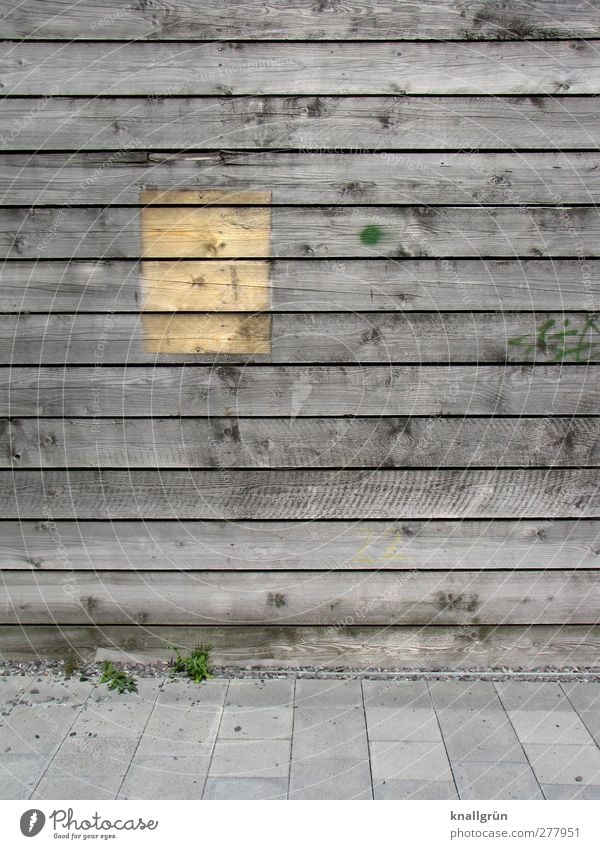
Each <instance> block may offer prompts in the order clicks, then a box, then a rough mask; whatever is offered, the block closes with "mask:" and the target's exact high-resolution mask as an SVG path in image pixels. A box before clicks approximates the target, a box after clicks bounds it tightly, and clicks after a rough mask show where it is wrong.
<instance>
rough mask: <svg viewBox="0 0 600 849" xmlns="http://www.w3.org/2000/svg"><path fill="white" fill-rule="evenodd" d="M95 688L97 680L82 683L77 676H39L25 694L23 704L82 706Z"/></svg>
mask: <svg viewBox="0 0 600 849" xmlns="http://www.w3.org/2000/svg"><path fill="white" fill-rule="evenodd" d="M95 687H96V682H95V680H94V681H92V680H86V681H80V680H79V678H78V677H77V676H75V675H73V676H72V677H71V678H57V677H56V676H53V677H48V678H43V677H40V676H37V677H35V678H34V680H33V681H32V683H31V686H30V687H29V689H28V690H27V692H26V693H25V695H24V697H23V703H24V704H28V705H33V704H44V703H59V704H64V703H68V704H70V705H72V706H77V705H82V704H83V703H84V702H85V700H86V699H87V698H89V696H90V695H91V694H92V693H93V691H94V689H95Z"/></svg>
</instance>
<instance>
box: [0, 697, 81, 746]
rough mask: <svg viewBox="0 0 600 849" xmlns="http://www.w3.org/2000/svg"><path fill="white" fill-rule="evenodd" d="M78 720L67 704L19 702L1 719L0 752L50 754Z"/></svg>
mask: <svg viewBox="0 0 600 849" xmlns="http://www.w3.org/2000/svg"><path fill="white" fill-rule="evenodd" d="M78 710H80V708H79V706H78ZM76 719H77V713H74V712H73V711H72V710H71V709H70V707H69V706H68V705H58V704H49V705H47V704H44V705H32V706H31V707H28V706H27V705H22V704H20V705H17V706H16V707H15V708H13V710H12V711H11V713H10V714H9V715H8V716H6V717H2V718H1V720H0V754H2V755H4V754H8V753H9V752H10V753H11V754H13V755H16V754H21V755H34V754H37V755H41V756H42V757H49V756H50V755H52V754H53V753H54V752H55V751H56V749H57V748H58V746H59V745H60V743H61V742H62V740H63V739H64V737H65V736H66V734H67V733H68V732H69V730H70V729H71V726H72V725H73V723H74V721H76Z"/></svg>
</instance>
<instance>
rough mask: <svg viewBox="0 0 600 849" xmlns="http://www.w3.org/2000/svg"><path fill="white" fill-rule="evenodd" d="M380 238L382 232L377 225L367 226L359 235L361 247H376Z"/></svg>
mask: <svg viewBox="0 0 600 849" xmlns="http://www.w3.org/2000/svg"><path fill="white" fill-rule="evenodd" d="M382 238H383V230H382V229H381V227H378V226H377V224H368V225H367V226H366V227H365V228H364V230H362V231H361V234H360V240H361V242H362V243H363V245H376V244H377V242H380V241H381V239H382Z"/></svg>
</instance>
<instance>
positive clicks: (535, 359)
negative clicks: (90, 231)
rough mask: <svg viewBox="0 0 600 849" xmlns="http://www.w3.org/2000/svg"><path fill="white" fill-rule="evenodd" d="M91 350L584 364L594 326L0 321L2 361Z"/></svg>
mask: <svg viewBox="0 0 600 849" xmlns="http://www.w3.org/2000/svg"><path fill="white" fill-rule="evenodd" d="M550 322H553V325H552V327H551V329H550V330H549V331H547V332H544V333H543V335H541V334H542V328H543V327H547V326H550ZM590 322H592V323H591V324H590ZM563 333H574V334H575V335H574V336H573V337H562V336H561V335H560V334H563ZM553 337H556V338H554V339H553ZM561 339H562V341H560V340H561ZM518 340H522V341H518ZM517 342H518V344H517ZM99 345H102V347H103V357H102V361H103V363H104V364H105V365H112V364H116V365H119V364H121V363H128V364H130V365H136V364H143V363H153V362H158V363H181V364H186V363H188V364H190V363H194V362H200V363H205V362H212V363H214V362H215V357H216V356H218V360H219V362H220V363H225V362H236V363H271V362H272V363H281V364H299V363H350V364H355V363H424V364H425V363H454V364H460V363H482V364H485V363H488V364H489V363H500V364H502V363H505V362H513V363H554V362H560V361H561V360H564V361H565V362H567V363H579V364H582V365H585V364H586V363H594V362H595V363H597V362H599V361H600V321H592V319H591V318H590V317H588V316H587V314H585V313H569V314H568V315H565V314H564V313H531V312H530V313H447V314H444V313H416V312H413V313H403V312H399V311H396V312H394V313H383V314H382V313H379V314H375V313H366V314H364V315H363V314H360V313H317V314H313V315H311V314H308V313H301V314H296V313H277V314H275V315H272V316H271V315H268V314H262V315H253V314H251V313H248V314H245V313H241V314H238V313H236V314H233V313H184V314H179V313H177V312H175V313H168V314H165V313H152V312H142V313H141V314H140V315H122V314H121V315H111V314H110V313H106V314H104V315H85V314H76V315H75V314H71V315H18V316H15V315H0V363H1V364H3V365H8V364H10V363H14V364H15V365H35V364H37V363H40V364H44V363H47V364H58V363H71V364H74V365H75V364H93V363H95V362H96V361H97V360H98V346H99ZM531 348H532V349H531Z"/></svg>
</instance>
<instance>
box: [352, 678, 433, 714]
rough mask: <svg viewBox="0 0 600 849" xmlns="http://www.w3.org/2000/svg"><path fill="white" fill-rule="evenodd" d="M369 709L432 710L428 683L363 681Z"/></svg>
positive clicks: (365, 698) (365, 699)
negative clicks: (408, 708) (402, 708)
mask: <svg viewBox="0 0 600 849" xmlns="http://www.w3.org/2000/svg"><path fill="white" fill-rule="evenodd" d="M363 693H364V701H365V705H368V706H369V707H395V708H399V707H410V708H431V698H430V696H429V691H428V689H427V682H426V681H363Z"/></svg>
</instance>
